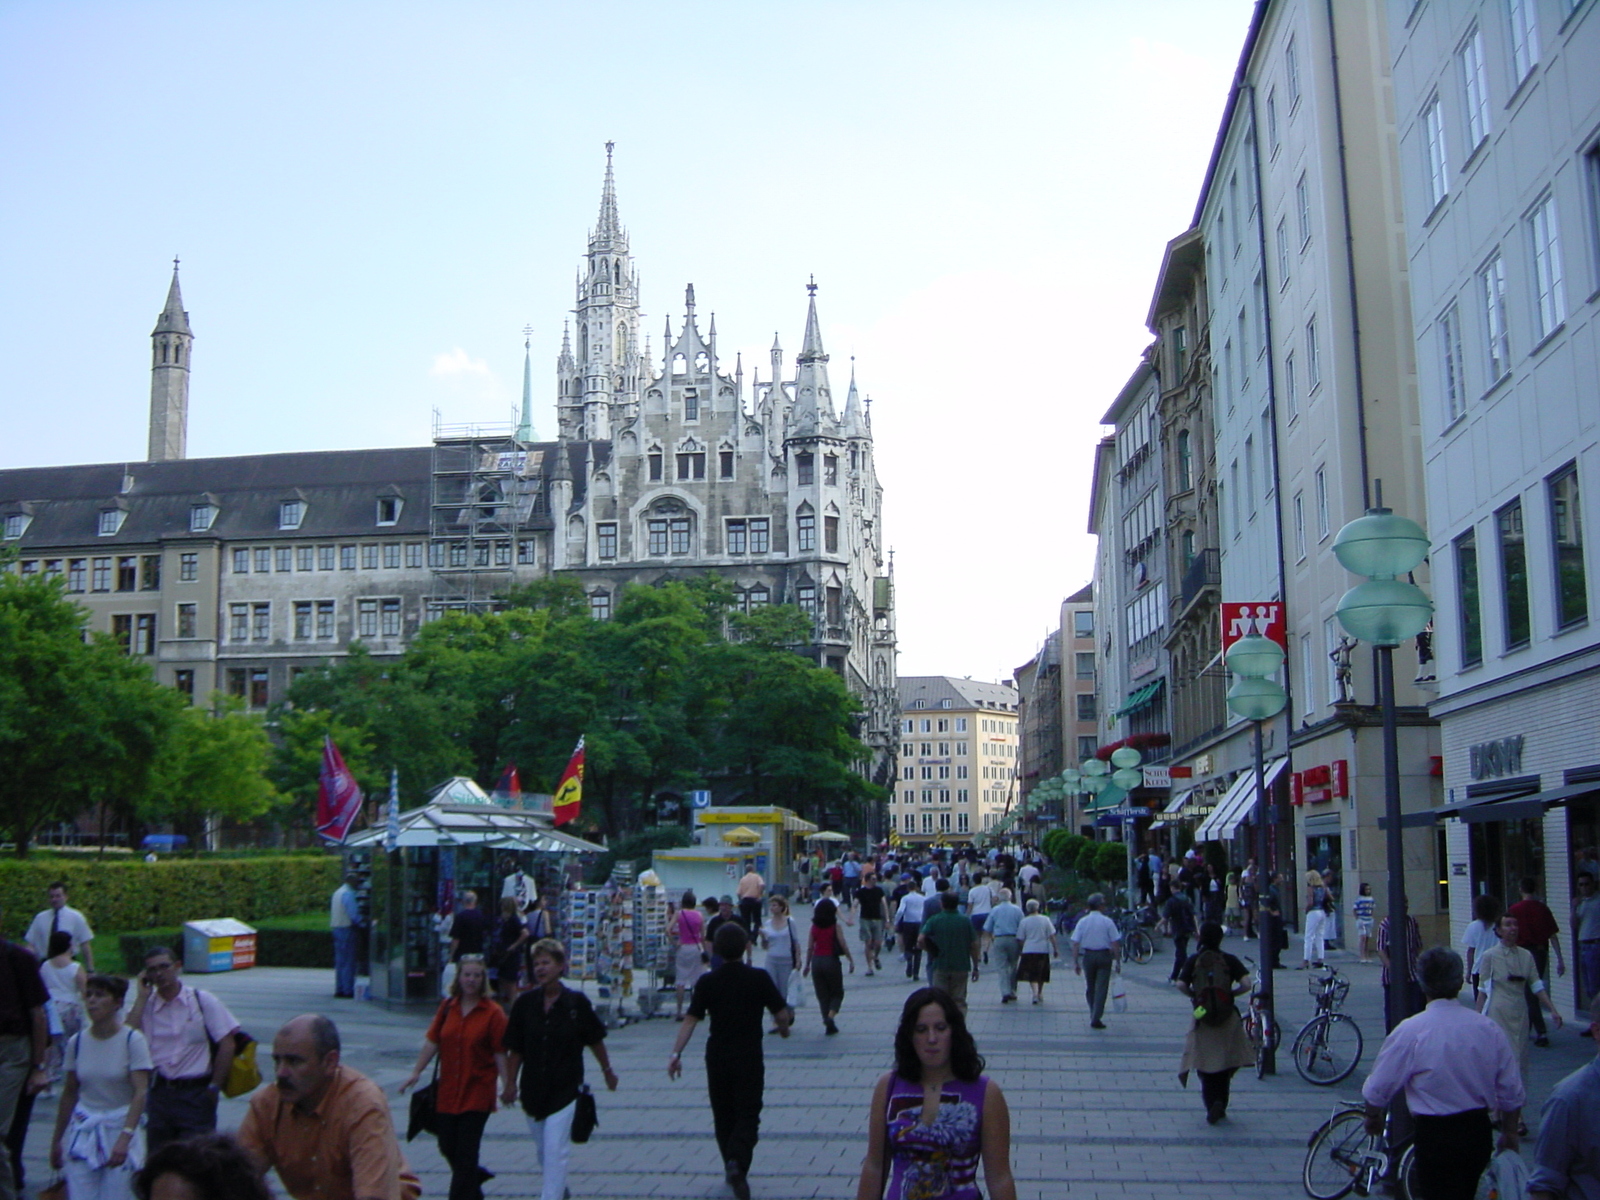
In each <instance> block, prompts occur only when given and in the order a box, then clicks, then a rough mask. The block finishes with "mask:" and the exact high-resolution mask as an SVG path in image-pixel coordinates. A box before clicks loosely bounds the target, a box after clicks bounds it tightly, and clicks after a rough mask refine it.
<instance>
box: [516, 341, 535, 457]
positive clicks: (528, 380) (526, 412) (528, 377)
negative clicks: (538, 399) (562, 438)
mask: <svg viewBox="0 0 1600 1200" xmlns="http://www.w3.org/2000/svg"><path fill="white" fill-rule="evenodd" d="M534 440H535V438H534V434H533V326H532V325H528V326H525V327H524V328H523V330H522V420H520V421H518V422H517V441H519V442H531V441H534Z"/></svg>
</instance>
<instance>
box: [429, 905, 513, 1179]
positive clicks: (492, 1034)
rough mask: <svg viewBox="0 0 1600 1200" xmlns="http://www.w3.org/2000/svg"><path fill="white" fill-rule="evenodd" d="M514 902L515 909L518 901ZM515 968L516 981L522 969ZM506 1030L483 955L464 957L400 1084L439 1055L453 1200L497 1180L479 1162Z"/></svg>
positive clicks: (444, 1150) (439, 1107)
mask: <svg viewBox="0 0 1600 1200" xmlns="http://www.w3.org/2000/svg"><path fill="white" fill-rule="evenodd" d="M508 899H509V897H508ZM511 904H512V906H513V907H515V905H516V901H515V900H511ZM511 970H512V977H513V978H515V972H516V968H515V967H513V968H511ZM505 1032H506V1014H505V1010H504V1009H502V1008H501V1007H500V1006H499V1005H498V1004H496V1003H494V1001H493V1000H492V999H491V998H490V997H489V975H488V971H487V969H486V968H485V965H484V961H483V955H481V954H463V955H462V956H461V962H460V965H459V967H458V969H457V971H456V977H455V979H454V980H452V981H451V984H450V995H449V996H448V997H447V998H446V999H445V1001H444V1003H442V1004H441V1005H439V1010H438V1011H437V1012H436V1013H434V1014H433V1024H431V1025H429V1026H428V1032H427V1033H426V1034H425V1035H424V1037H423V1041H422V1049H421V1051H420V1052H419V1053H418V1054H417V1061H416V1064H415V1065H414V1066H413V1067H412V1068H411V1075H410V1077H409V1078H407V1079H406V1081H405V1082H404V1083H402V1084H401V1085H400V1094H401V1095H402V1096H403V1095H405V1094H406V1092H407V1091H408V1090H410V1089H411V1088H412V1087H413V1086H415V1084H416V1082H417V1080H418V1079H420V1078H421V1077H422V1072H423V1069H424V1068H425V1067H426V1066H427V1065H428V1063H429V1062H430V1061H431V1060H432V1059H433V1057H434V1055H438V1057H439V1083H438V1088H437V1089H436V1092H435V1098H434V1113H435V1119H436V1120H437V1121H438V1130H437V1134H438V1138H439V1153H440V1154H442V1155H443V1156H444V1159H445V1161H446V1162H448V1163H449V1164H450V1200H482V1197H483V1181H484V1180H485V1179H487V1178H491V1176H490V1175H489V1173H488V1172H487V1171H485V1170H484V1169H483V1168H482V1167H481V1166H479V1164H478V1149H479V1147H480V1146H481V1145H482V1143H483V1127H484V1124H485V1123H486V1122H487V1121H488V1120H489V1114H490V1113H492V1112H493V1111H494V1109H495V1094H496V1092H497V1091H498V1087H497V1085H498V1083H499V1081H500V1078H501V1076H502V1075H503V1074H504V1072H505V1054H504V1053H503V1052H502V1050H501V1049H500V1043H501V1039H502V1038H504V1037H505Z"/></svg>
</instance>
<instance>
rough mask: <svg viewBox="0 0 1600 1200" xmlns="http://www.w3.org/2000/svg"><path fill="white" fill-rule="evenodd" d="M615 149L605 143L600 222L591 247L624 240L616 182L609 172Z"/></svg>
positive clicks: (613, 143)
mask: <svg viewBox="0 0 1600 1200" xmlns="http://www.w3.org/2000/svg"><path fill="white" fill-rule="evenodd" d="M615 147H616V143H615V142H607V143H606V181H605V183H604V184H603V185H602V186H601V188H600V220H599V222H598V223H597V224H596V225H595V229H594V237H593V238H591V239H590V244H591V245H593V244H594V243H596V242H602V241H603V242H609V243H616V242H618V241H622V240H625V238H626V235H625V234H624V233H623V231H622V220H621V218H620V217H618V216H617V180H616V176H615V175H614V174H613V173H612V170H611V152H612V150H613V149H614V148H615Z"/></svg>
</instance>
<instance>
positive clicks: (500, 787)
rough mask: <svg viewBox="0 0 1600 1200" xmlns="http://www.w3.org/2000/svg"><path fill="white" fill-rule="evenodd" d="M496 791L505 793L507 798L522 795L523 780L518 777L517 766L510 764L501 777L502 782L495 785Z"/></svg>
mask: <svg viewBox="0 0 1600 1200" xmlns="http://www.w3.org/2000/svg"><path fill="white" fill-rule="evenodd" d="M494 790H495V791H496V792H497V793H499V792H503V793H505V794H506V795H507V796H520V795H522V780H521V779H519V778H518V777H517V764H516V763H508V764H507V765H506V769H505V770H504V771H503V772H502V773H501V775H500V782H499V783H497V784H495V785H494Z"/></svg>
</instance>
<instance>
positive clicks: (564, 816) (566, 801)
mask: <svg viewBox="0 0 1600 1200" xmlns="http://www.w3.org/2000/svg"><path fill="white" fill-rule="evenodd" d="M582 801H583V739H582V738H581V737H580V738H579V739H578V747H577V749H575V750H574V751H573V752H572V757H571V758H570V759H568V760H567V769H566V770H565V771H563V772H561V782H560V783H558V784H556V794H555V797H554V801H553V803H554V807H555V815H556V824H557V825H565V824H566V823H567V822H568V821H573V820H576V819H577V816H578V806H579V805H580V804H581V803H582Z"/></svg>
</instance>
